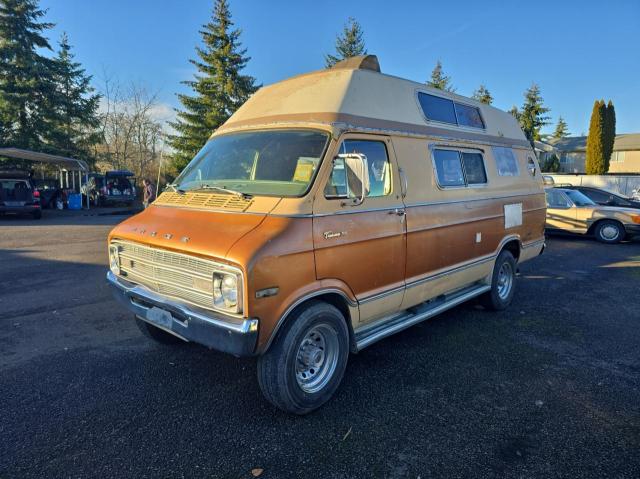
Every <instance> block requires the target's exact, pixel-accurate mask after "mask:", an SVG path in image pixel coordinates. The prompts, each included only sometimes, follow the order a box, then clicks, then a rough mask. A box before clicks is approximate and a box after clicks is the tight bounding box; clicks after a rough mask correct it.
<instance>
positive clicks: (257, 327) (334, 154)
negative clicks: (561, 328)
mask: <svg viewBox="0 0 640 479" xmlns="http://www.w3.org/2000/svg"><path fill="white" fill-rule="evenodd" d="M545 208H546V204H545V195H544V191H543V180H542V175H541V174H540V169H539V166H538V163H537V160H536V157H535V155H534V152H533V150H532V149H531V146H530V144H529V142H528V141H527V140H526V138H525V136H524V134H523V133H522V131H521V129H520V128H519V126H518V124H517V122H516V120H515V119H514V118H513V116H511V115H510V114H508V113H506V112H503V111H500V110H498V109H496V108H494V107H491V106H489V105H484V104H481V103H478V102H476V101H474V100H471V99H469V98H465V97H462V96H458V95H455V94H453V93H449V92H444V91H441V90H435V89H431V88H428V87H427V86H425V85H423V84H420V83H415V82H412V81H408V80H404V79H401V78H397V77H394V76H389V75H384V74H382V73H380V69H379V65H378V61H377V58H376V57H375V56H364V57H354V58H351V59H348V60H345V61H343V62H341V63H338V64H337V65H335V66H334V67H332V68H330V69H327V70H322V71H317V72H313V73H309V74H305V75H301V76H297V77H294V78H291V79H288V80H285V81H282V82H279V83H276V84H274V85H270V86H266V87H263V88H261V89H260V90H259V91H258V92H257V93H256V94H254V95H253V96H252V97H251V98H250V99H249V100H248V101H247V102H246V103H245V104H244V105H243V106H242V107H241V108H240V109H239V110H238V111H237V112H236V113H235V114H234V115H233V116H232V117H231V118H230V119H229V120H228V121H227V122H226V123H225V124H224V125H222V126H221V127H220V128H219V129H217V130H216V131H215V132H214V133H213V135H212V136H211V138H210V139H209V141H208V142H207V143H206V144H205V145H204V147H203V148H202V150H201V151H200V152H199V153H198V154H197V155H196V156H195V157H194V159H193V160H192V161H191V162H190V163H189V165H188V166H187V167H186V168H185V169H184V171H183V172H182V173H181V174H180V175H179V177H178V178H177V179H176V181H175V182H174V183H173V184H171V185H169V186H168V187H167V189H166V190H165V191H164V192H163V193H162V194H161V195H160V196H159V197H158V199H157V200H156V201H155V202H154V203H153V205H152V206H150V207H149V208H147V209H146V210H145V211H144V212H142V213H140V214H138V215H136V216H133V217H132V218H130V219H128V220H126V221H124V222H123V223H121V224H119V225H118V226H116V227H115V228H114V229H113V231H111V233H110V235H109V240H108V241H109V244H108V248H109V262H110V271H109V272H108V275H107V277H108V282H109V283H110V284H111V285H112V286H113V290H114V293H115V295H116V297H117V298H118V299H119V300H120V301H121V302H122V303H123V304H124V305H125V306H126V307H127V308H128V309H129V310H130V311H131V312H132V313H133V315H134V317H135V321H136V322H137V324H138V326H139V327H140V329H141V330H142V332H143V333H144V334H146V335H147V336H149V337H150V338H151V339H153V340H156V341H159V342H162V343H181V342H184V341H191V342H196V343H200V344H203V345H205V346H208V347H209V348H213V349H216V350H219V351H224V352H227V353H230V354H233V355H236V356H257V357H258V360H257V367H258V379H259V384H260V387H261V389H262V391H263V393H264V395H265V396H266V398H267V399H268V400H269V401H270V402H271V403H273V404H274V405H275V406H277V407H279V408H281V409H283V410H285V411H289V412H292V413H296V414H304V413H307V412H309V411H312V410H314V409H316V408H317V407H319V406H320V405H322V404H323V403H324V402H326V401H327V400H328V399H329V398H330V397H331V396H332V394H333V393H334V392H335V391H336V389H337V387H338V385H339V383H340V381H341V379H342V376H343V373H344V371H345V367H346V364H347V359H348V356H349V354H350V353H357V352H359V351H361V350H362V349H363V348H365V347H367V346H369V345H371V344H373V343H375V342H376V341H379V340H381V339H383V338H385V337H386V336H389V335H390V334H393V333H395V332H398V331H400V330H403V329H405V328H408V327H410V326H412V325H414V324H416V323H418V322H420V321H424V320H426V319H428V318H430V317H432V316H434V315H436V314H438V313H440V312H442V311H445V310H447V309H449V308H451V307H453V306H456V305H458V304H460V303H462V302H464V301H467V300H470V299H472V298H476V297H479V298H480V300H481V301H482V303H483V304H484V305H485V306H486V307H487V308H489V309H503V308H505V307H507V306H508V305H509V303H511V301H512V299H513V295H514V291H515V282H516V269H517V265H518V263H521V262H523V261H527V260H529V259H531V258H534V257H536V256H537V255H539V254H540V253H541V252H542V250H543V248H544V226H545Z"/></svg>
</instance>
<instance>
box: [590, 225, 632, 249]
mask: <svg viewBox="0 0 640 479" xmlns="http://www.w3.org/2000/svg"><path fill="white" fill-rule="evenodd" d="M626 234H627V232H626V231H625V229H624V226H622V224H620V223H618V222H617V221H613V220H604V221H601V222H600V223H598V224H597V225H596V228H595V230H594V235H595V237H596V239H597V240H598V241H600V242H601V243H609V244H615V243H619V242H620V241H622V239H623V238H624V237H625V235H626Z"/></svg>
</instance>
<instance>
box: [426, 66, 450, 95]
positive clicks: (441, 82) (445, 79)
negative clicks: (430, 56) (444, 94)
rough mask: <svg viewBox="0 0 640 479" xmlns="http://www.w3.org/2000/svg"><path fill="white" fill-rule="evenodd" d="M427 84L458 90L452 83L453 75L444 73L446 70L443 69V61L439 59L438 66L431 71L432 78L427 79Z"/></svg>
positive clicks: (448, 89)
mask: <svg viewBox="0 0 640 479" xmlns="http://www.w3.org/2000/svg"><path fill="white" fill-rule="evenodd" d="M427 86H430V87H431V88H437V89H438V90H444V91H449V92H455V91H456V89H455V88H453V86H452V85H451V77H449V76H447V75H445V74H444V71H443V70H442V62H441V61H440V60H438V62H437V63H436V66H435V67H434V68H433V71H432V72H431V79H430V80H428V81H427Z"/></svg>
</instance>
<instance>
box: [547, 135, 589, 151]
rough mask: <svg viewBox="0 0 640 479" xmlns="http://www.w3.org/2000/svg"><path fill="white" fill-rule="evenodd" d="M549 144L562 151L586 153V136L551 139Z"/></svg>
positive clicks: (548, 141)
mask: <svg viewBox="0 0 640 479" xmlns="http://www.w3.org/2000/svg"><path fill="white" fill-rule="evenodd" d="M547 143H549V144H550V145H552V146H554V147H555V148H557V149H558V150H560V151H586V149H587V137H586V136H567V137H566V138H549V139H548V140H547Z"/></svg>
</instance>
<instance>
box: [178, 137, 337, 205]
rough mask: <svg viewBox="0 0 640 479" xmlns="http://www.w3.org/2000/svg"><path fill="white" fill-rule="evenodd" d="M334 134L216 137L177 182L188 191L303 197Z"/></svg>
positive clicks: (181, 188) (201, 151) (182, 188)
mask: <svg viewBox="0 0 640 479" xmlns="http://www.w3.org/2000/svg"><path fill="white" fill-rule="evenodd" d="M328 138H329V135H328V134H327V133H323V132H320V131H311V130H270V131H253V132H244V133H232V134H228V135H221V136H216V137H214V138H212V139H211V140H209V141H208V142H207V143H206V144H205V145H204V147H203V148H202V150H200V152H199V153H198V154H197V155H196V156H195V158H194V159H193V160H191V162H190V163H189V164H188V165H187V167H186V168H185V169H184V171H183V172H182V173H181V174H180V176H179V177H178V178H177V179H176V182H175V183H174V186H175V187H176V188H178V189H180V190H184V191H195V190H203V191H206V190H211V191H212V192H215V191H219V188H223V189H229V190H233V191H236V192H240V193H243V194H247V195H265V196H301V195H303V194H304V193H305V192H306V191H307V189H308V188H309V185H310V184H311V182H312V181H313V178H314V177H315V174H316V171H317V170H318V166H319V165H320V160H321V158H322V155H323V153H324V151H325V148H326V146H327V141H328Z"/></svg>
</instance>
